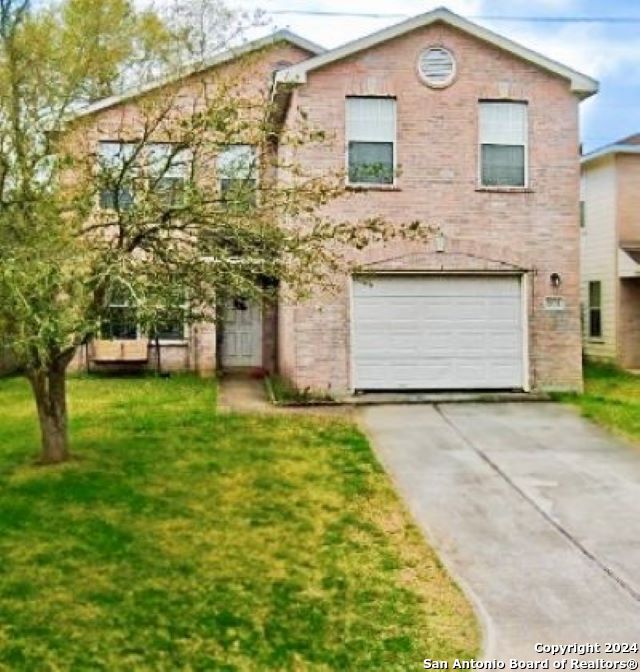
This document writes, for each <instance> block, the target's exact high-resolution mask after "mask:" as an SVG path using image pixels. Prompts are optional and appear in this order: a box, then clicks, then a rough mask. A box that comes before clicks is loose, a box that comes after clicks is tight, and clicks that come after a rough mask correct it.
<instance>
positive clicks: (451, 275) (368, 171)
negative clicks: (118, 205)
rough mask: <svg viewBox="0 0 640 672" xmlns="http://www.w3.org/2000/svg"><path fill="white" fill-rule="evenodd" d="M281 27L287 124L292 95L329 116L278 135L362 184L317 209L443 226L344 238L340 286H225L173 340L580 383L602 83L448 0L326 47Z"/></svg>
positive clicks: (361, 384)
mask: <svg viewBox="0 0 640 672" xmlns="http://www.w3.org/2000/svg"><path fill="white" fill-rule="evenodd" d="M280 37H281V43H280V46H279V47H278V48H283V47H282V38H284V41H285V42H286V43H287V44H286V45H285V47H284V48H287V49H289V50H290V51H291V50H293V51H294V52H295V58H292V57H291V54H289V55H288V57H287V59H286V60H289V62H291V63H294V65H292V66H290V67H286V68H279V69H278V72H277V73H276V74H275V76H274V79H273V95H274V96H276V97H277V98H278V99H279V100H280V102H281V105H282V108H283V109H284V110H285V116H284V131H286V130H287V128H288V126H289V125H290V124H293V123H294V119H295V118H296V117H297V115H298V112H299V111H300V110H302V111H304V112H305V113H306V115H307V116H308V118H309V119H310V120H311V121H312V122H313V123H314V124H315V125H316V126H318V127H321V128H326V129H331V130H332V131H333V132H334V133H333V136H332V140H331V141H330V142H329V143H327V144H326V145H324V146H323V147H319V146H313V147H312V146H302V147H295V148H290V147H287V146H286V145H282V146H281V147H280V149H279V151H281V152H282V153H283V155H285V156H286V155H287V153H291V154H295V158H296V160H297V161H299V162H301V163H302V164H303V165H305V166H308V167H309V168H310V169H313V170H317V171H320V172H322V171H334V170H339V169H341V168H345V169H346V172H347V176H348V177H347V179H348V185H347V186H348V188H349V189H353V190H354V191H356V192H357V193H355V195H353V196H352V197H350V198H345V199H341V200H338V201H335V202H333V203H332V204H331V205H330V206H328V211H329V213H330V214H332V215H335V216H336V217H337V218H340V219H345V218H346V219H352V220H353V221H359V220H361V219H363V218H365V217H368V216H377V215H380V216H383V217H384V218H386V219H387V220H389V221H395V222H398V223H401V222H407V221H410V220H420V221H423V222H426V223H428V224H430V225H431V226H433V227H434V228H436V229H437V230H438V232H439V233H438V234H437V235H434V237H433V239H432V240H431V241H430V242H429V243H427V244H424V243H422V244H418V243H415V242H406V241H402V242H400V241H397V242H393V243H389V244H385V245H377V246H373V247H370V248H368V249H366V250H365V251H364V252H361V253H358V254H355V253H354V261H355V262H357V263H358V266H359V268H360V273H359V274H358V275H356V276H346V277H344V278H342V279H338V285H339V286H340V290H339V291H338V292H337V293H333V294H330V295H320V294H319V293H318V295H316V296H315V297H314V298H312V299H311V300H309V301H306V302H304V303H299V304H295V305H292V304H289V303H287V302H286V300H284V299H283V300H282V301H281V302H280V305H278V306H277V310H273V309H271V310H267V311H265V310H263V307H260V306H247V305H244V304H243V302H238V303H237V305H234V306H231V307H230V308H229V309H228V311H227V316H226V320H225V321H224V323H222V322H219V323H218V330H217V331H218V336H217V339H216V337H215V336H214V334H213V327H208V328H206V329H196V331H197V334H198V339H199V340H198V344H196V343H192V344H191V345H190V346H189V347H187V348H186V351H187V352H191V353H192V355H193V356H195V354H196V350H197V348H201V347H203V345H202V343H203V339H205V340H207V347H208V348H209V350H208V351H207V367H208V368H213V366H214V354H213V351H212V350H211V349H212V348H214V345H215V342H216V340H217V341H218V346H219V347H218V353H217V357H216V359H217V365H218V366H220V365H221V366H223V367H224V366H231V365H233V366H236V365H238V364H241V365H244V366H246V367H260V366H263V367H265V368H272V369H273V368H275V369H277V370H279V371H280V372H281V373H282V374H283V375H285V376H287V377H288V378H290V379H291V380H292V382H293V383H294V384H295V385H296V386H298V387H300V388H314V389H323V390H332V391H333V392H334V393H338V394H344V393H349V392H353V391H357V390H382V389H385V390H386V389H505V390H512V389H513V390H530V389H543V388H544V389H549V388H564V389H567V388H569V389H578V388H579V387H580V386H581V342H580V341H581V339H580V299H579V288H580V278H579V240H580V239H579V235H580V234H579V227H578V220H579V213H578V201H579V199H578V190H579V172H580V168H579V150H578V147H579V131H578V104H579V102H580V100H582V99H584V98H586V97H588V96H590V95H592V94H593V93H595V92H596V90H597V83H596V82H595V81H594V80H592V79H590V78H589V77H586V76H584V75H582V74H580V73H578V72H575V71H573V70H571V69H570V68H567V67H565V66H563V65H560V64H558V63H556V62H555V61H552V60H550V59H547V58H545V57H543V56H541V55H540V54H537V53H535V52H533V51H531V50H529V49H526V48H524V47H522V46H520V45H518V44H515V43H514V42H511V41H510V40H507V39H505V38H503V37H501V36H499V35H496V34H495V33H493V32H491V31H488V30H486V29H484V28H481V27H479V26H477V25H475V24H473V23H471V22H469V21H467V20H465V19H463V18H461V17H459V16H457V15H455V14H452V13H451V12H449V11H447V10H445V9H438V10H435V11H433V12H429V13H427V14H424V15H421V16H419V17H416V18H414V19H411V20H409V21H406V22H403V23H401V24H398V25H397V26H394V27H392V28H389V29H386V30H383V31H380V32H378V33H375V34H373V35H370V36H368V37H366V38H363V39H360V40H356V41H354V42H352V43H349V44H347V45H344V46H343V47H340V48H337V49H334V50H332V51H327V52H321V51H319V50H315V53H314V48H313V47H310V45H309V44H308V43H301V42H299V41H297V38H295V36H291V35H290V34H289V35H285V36H280ZM305 52H306V53H305ZM270 60H273V58H271V57H270ZM281 60H285V59H284V58H283V59H281ZM122 104H123V103H122V102H120V101H118V100H112V101H110V102H108V103H107V104H105V106H103V107H102V108H100V107H97V108H94V109H93V110H92V112H91V113H92V114H96V115H98V116H100V115H105V114H107V115H108V114H110V113H111V114H113V113H114V110H116V109H118V107H119V106H120V105H122ZM127 104H129V102H128V103H127ZM372 168H375V169H374V170H372ZM286 225H288V226H295V225H296V223H295V222H287V223H286ZM187 359H188V358H186V359H185V364H186V365H187V368H189V365H188V361H187ZM189 361H191V360H189ZM207 367H204V368H207ZM201 368H202V367H201Z"/></svg>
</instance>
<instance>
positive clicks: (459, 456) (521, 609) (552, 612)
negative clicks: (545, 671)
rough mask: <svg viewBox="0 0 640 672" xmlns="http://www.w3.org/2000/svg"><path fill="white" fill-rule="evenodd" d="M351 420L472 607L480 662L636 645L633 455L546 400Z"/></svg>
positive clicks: (637, 540)
mask: <svg viewBox="0 0 640 672" xmlns="http://www.w3.org/2000/svg"><path fill="white" fill-rule="evenodd" d="M360 417H361V419H362V422H363V425H364V427H365V429H366V430H367V432H368V433H369V435H370V437H371V439H372V442H373V445H374V447H375V448H376V450H377V452H378V454H379V456H380V458H381V459H382V461H383V463H384V465H385V466H386V468H387V470H388V471H389V472H390V474H391V475H392V478H393V479H394V480H395V482H396V485H397V487H398V489H399V491H400V492H401V494H402V495H403V496H404V498H405V500H406V501H407V503H408V506H409V508H410V509H411V511H412V513H413V515H414V516H415V519H416V521H417V522H418V524H419V525H420V526H421V527H422V528H423V529H424V531H425V532H426V534H427V536H428V537H429V539H430V541H431V542H432V543H433V544H434V545H435V547H436V548H437V549H438V550H439V551H440V553H441V556H442V557H443V560H444V561H445V563H446V565H447V566H448V567H449V568H450V570H451V571H452V573H453V575H454V576H455V577H456V578H457V579H458V580H459V582H460V583H461V585H462V586H463V587H464V588H465V589H466V591H467V592H468V594H469V595H470V597H471V598H472V600H473V601H474V602H475V604H476V606H477V609H478V612H479V615H480V617H481V620H482V621H483V622H484V625H485V656H486V657H488V658H493V657H498V658H502V659H504V658H508V657H525V658H528V659H534V658H536V657H537V656H536V655H535V652H534V645H535V643H536V642H542V643H560V644H567V643H571V642H579V643H587V642H600V643H603V642H638V640H639V639H640V448H638V449H636V448H634V447H632V446H630V445H627V444H625V443H623V442H622V441H618V440H616V439H614V438H612V437H611V436H610V435H609V434H607V433H605V432H604V431H601V430H600V429H598V428H597V427H595V426H594V425H592V424H591V423H589V422H587V421H585V420H583V419H581V418H580V417H579V416H578V415H577V414H576V413H574V411H573V410H572V409H568V408H566V407H563V406H560V405H555V404H547V403H536V404H523V403H518V404H457V405H447V404H444V405H434V406H426V405H425V406H381V407H371V408H365V409H362V410H361V411H360ZM543 657H546V656H543ZM567 657H568V658H572V657H576V656H567ZM596 657H605V658H606V657H608V656H596ZM629 657H630V656H629V655H628V654H627V655H624V656H623V655H621V654H618V655H616V656H613V658H614V659H627V658H629ZM631 657H633V658H634V659H636V660H637V659H638V656H637V654H636V655H634V656H631ZM609 658H611V656H609Z"/></svg>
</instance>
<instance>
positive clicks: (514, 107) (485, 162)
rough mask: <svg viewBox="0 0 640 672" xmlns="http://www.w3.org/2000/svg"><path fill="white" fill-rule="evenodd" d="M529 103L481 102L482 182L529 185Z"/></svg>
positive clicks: (495, 185)
mask: <svg viewBox="0 0 640 672" xmlns="http://www.w3.org/2000/svg"><path fill="white" fill-rule="evenodd" d="M527 126H528V124H527V105H526V103H508V102H481V103H480V184H481V185H482V186H483V187H525V186H527V179H528V176H527V160H528V157H527V154H528V147H527V135H528V128H527Z"/></svg>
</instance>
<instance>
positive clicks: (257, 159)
mask: <svg viewBox="0 0 640 672" xmlns="http://www.w3.org/2000/svg"><path fill="white" fill-rule="evenodd" d="M230 147H250V148H251V149H252V150H253V158H254V175H253V181H254V182H255V185H256V205H259V204H260V186H261V184H262V183H261V180H260V178H261V173H262V171H261V165H262V161H261V158H262V157H261V154H260V148H259V147H258V145H252V144H251V143H248V142H236V143H233V144H230V145H220V149H219V151H218V153H217V154H216V158H215V171H216V173H215V174H216V184H217V187H218V194H219V195H222V180H224V179H233V178H225V177H223V176H222V174H221V171H220V168H219V166H218V158H219V157H220V154H222V153H223V152H224V151H225V150H227V149H229V148H230Z"/></svg>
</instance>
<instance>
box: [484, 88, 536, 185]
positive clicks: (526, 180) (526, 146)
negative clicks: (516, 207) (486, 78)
mask: <svg viewBox="0 0 640 672" xmlns="http://www.w3.org/2000/svg"><path fill="white" fill-rule="evenodd" d="M483 103H506V104H508V103H511V104H512V105H522V106H523V107H524V115H525V123H526V133H525V137H524V184H523V185H510V184H483V183H482V145H483V144H484V143H483V142H482V137H481V129H480V107H481V106H482V104H483ZM476 123H477V129H478V143H477V146H478V162H477V163H478V170H477V176H478V178H477V186H476V189H477V190H478V191H529V190H530V189H531V186H530V182H529V135H530V129H529V101H527V100H511V99H499V100H491V99H487V98H485V99H480V100H478V106H477V114H476Z"/></svg>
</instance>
